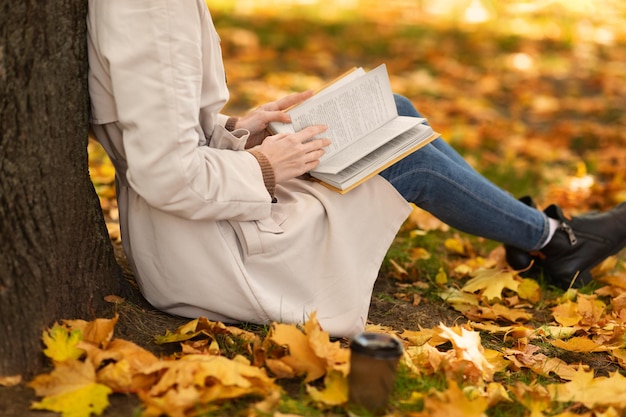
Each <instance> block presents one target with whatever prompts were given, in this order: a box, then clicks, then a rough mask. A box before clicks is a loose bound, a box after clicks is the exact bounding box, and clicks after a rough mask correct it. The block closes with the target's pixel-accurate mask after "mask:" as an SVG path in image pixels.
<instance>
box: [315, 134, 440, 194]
mask: <svg viewBox="0 0 626 417" xmlns="http://www.w3.org/2000/svg"><path fill="white" fill-rule="evenodd" d="M438 136H439V135H436V134H434V132H433V130H432V129H431V128H430V126H428V125H424V124H418V125H417V126H415V127H413V128H411V129H409V130H407V131H406V132H404V133H402V134H401V135H399V136H397V137H395V138H394V139H393V140H391V141H389V142H388V143H386V144H385V145H383V146H381V147H380V148H378V149H376V150H375V151H373V152H371V153H370V154H368V155H367V156H365V157H364V158H362V159H360V160H359V161H358V162H356V163H355V164H353V165H350V166H349V167H347V168H345V169H344V170H342V171H341V172H339V173H337V174H324V173H318V172H315V171H312V172H311V175H312V176H314V177H316V178H318V179H321V180H323V181H325V182H326V183H328V184H330V185H332V186H334V187H337V188H339V189H342V190H343V189H348V188H350V187H351V186H352V185H354V184H356V183H358V182H359V181H361V180H362V179H363V178H365V177H367V175H368V174H369V173H371V172H375V171H377V170H379V169H380V168H378V167H381V166H385V165H386V163H387V161H392V160H394V159H396V158H398V157H399V156H400V155H402V154H404V153H406V152H407V151H409V150H411V149H415V148H416V147H420V144H422V143H428V142H430V141H431V140H432V139H434V138H435V137H438Z"/></svg>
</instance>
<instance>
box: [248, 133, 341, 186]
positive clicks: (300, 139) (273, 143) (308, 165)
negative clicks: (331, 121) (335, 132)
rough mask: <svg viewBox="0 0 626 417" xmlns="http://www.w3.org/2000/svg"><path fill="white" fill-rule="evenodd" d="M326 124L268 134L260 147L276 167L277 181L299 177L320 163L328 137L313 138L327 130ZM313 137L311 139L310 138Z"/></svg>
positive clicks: (328, 141)
mask: <svg viewBox="0 0 626 417" xmlns="http://www.w3.org/2000/svg"><path fill="white" fill-rule="evenodd" d="M326 129H327V128H326V126H320V125H316V126H309V127H307V128H304V129H302V130H301V131H299V132H297V133H291V134H287V133H280V134H278V135H274V136H268V137H267V139H266V140H265V141H263V143H262V144H261V145H260V146H259V147H258V150H259V151H261V152H262V153H263V154H264V155H265V157H266V158H267V159H268V161H269V162H270V164H271V165H272V168H273V169H274V177H275V179H276V183H277V184H278V183H281V182H283V181H286V180H289V179H291V178H295V177H298V176H300V175H302V174H304V173H306V172H309V171H310V170H312V169H313V168H315V167H316V166H318V165H319V163H320V161H319V159H320V158H321V157H322V155H324V147H326V146H328V145H330V140H328V139H311V138H312V137H314V136H316V135H319V134H320V133H323V132H325V131H326ZM310 139H311V140H310Z"/></svg>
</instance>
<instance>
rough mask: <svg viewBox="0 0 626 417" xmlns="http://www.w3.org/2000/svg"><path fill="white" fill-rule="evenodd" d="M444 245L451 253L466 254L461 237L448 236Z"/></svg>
mask: <svg viewBox="0 0 626 417" xmlns="http://www.w3.org/2000/svg"><path fill="white" fill-rule="evenodd" d="M443 245H444V246H445V248H446V249H447V250H448V251H449V252H451V253H454V254H457V255H465V245H464V244H463V242H462V241H461V240H460V239H455V238H448V239H446V240H445V242H444V243H443Z"/></svg>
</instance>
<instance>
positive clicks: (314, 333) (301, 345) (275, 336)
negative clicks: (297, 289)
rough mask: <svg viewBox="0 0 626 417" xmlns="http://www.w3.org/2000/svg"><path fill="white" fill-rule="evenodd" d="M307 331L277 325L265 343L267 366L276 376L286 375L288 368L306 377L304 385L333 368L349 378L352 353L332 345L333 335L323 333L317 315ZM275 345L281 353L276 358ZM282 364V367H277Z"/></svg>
mask: <svg viewBox="0 0 626 417" xmlns="http://www.w3.org/2000/svg"><path fill="white" fill-rule="evenodd" d="M303 327H304V330H301V329H299V328H297V327H296V326H294V325H292V324H282V323H274V324H273V325H272V328H271V330H270V332H269V334H268V335H267V337H266V338H265V340H264V342H263V344H264V346H265V348H266V351H267V352H270V353H269V356H268V360H267V361H266V364H267V365H268V367H269V368H270V370H272V371H273V372H274V373H275V374H276V375H277V376H278V375H281V374H282V375H284V374H286V372H287V370H288V369H291V370H292V371H293V374H294V375H305V379H304V382H311V381H314V380H316V379H318V378H321V377H322V376H324V374H326V372H327V371H328V370H330V369H334V370H339V371H341V372H343V373H344V374H346V375H347V373H348V367H349V350H348V349H345V348H342V347H341V345H340V344H339V342H334V343H331V342H330V336H329V334H328V333H327V332H325V331H323V330H322V328H321V327H320V325H319V322H318V321H317V318H316V315H315V313H313V314H311V316H310V317H309V320H307V322H305V323H304V326H303ZM272 346H278V347H279V348H280V349H281V351H280V352H279V353H278V354H277V355H273V354H272V353H271V352H275V351H276V349H273V348H272ZM277 361H278V362H282V364H278V363H277Z"/></svg>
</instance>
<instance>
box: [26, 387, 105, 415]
mask: <svg viewBox="0 0 626 417" xmlns="http://www.w3.org/2000/svg"><path fill="white" fill-rule="evenodd" d="M110 393H111V389H110V388H109V387H107V386H106V385H102V384H98V383H95V382H92V383H90V384H87V385H85V386H82V387H80V388H77V389H75V390H74V391H69V392H65V393H62V394H58V395H55V396H50V397H46V398H44V399H43V400H41V401H39V402H36V403H34V404H33V405H32V408H33V409H35V410H50V411H55V412H57V413H61V415H62V416H63V417H89V416H90V415H91V414H96V415H100V414H102V412H103V411H104V410H105V409H106V408H107V407H108V406H109V394H110Z"/></svg>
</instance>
